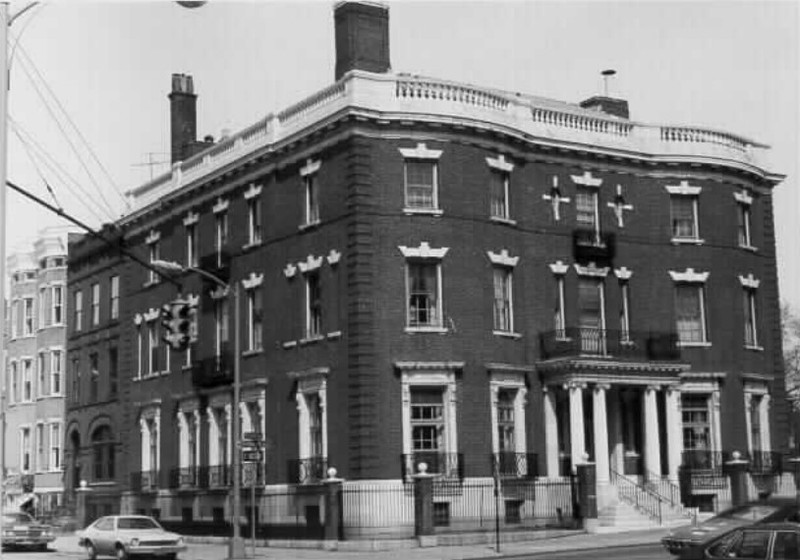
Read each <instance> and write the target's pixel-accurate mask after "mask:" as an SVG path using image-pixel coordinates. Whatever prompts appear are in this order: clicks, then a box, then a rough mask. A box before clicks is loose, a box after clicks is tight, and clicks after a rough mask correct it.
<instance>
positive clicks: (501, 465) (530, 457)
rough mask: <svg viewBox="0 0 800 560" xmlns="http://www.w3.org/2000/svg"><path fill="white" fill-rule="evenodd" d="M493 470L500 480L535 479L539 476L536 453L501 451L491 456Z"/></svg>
mask: <svg viewBox="0 0 800 560" xmlns="http://www.w3.org/2000/svg"><path fill="white" fill-rule="evenodd" d="M490 458H491V461H492V468H493V469H496V472H497V474H498V476H499V477H500V478H524V479H531V480H532V479H534V478H536V476H537V475H538V464H537V456H536V453H514V452H510V451H501V452H500V453H494V454H492V455H490Z"/></svg>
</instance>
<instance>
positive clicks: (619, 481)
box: [609, 469, 667, 525]
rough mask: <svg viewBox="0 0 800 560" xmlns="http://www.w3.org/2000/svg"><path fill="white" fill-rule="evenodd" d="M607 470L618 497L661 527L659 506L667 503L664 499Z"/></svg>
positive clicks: (612, 470)
mask: <svg viewBox="0 0 800 560" xmlns="http://www.w3.org/2000/svg"><path fill="white" fill-rule="evenodd" d="M609 470H610V471H611V483H612V484H614V485H615V486H616V487H617V491H618V493H619V497H620V498H622V499H623V500H624V501H626V502H628V503H629V504H631V505H632V506H633V507H635V508H636V509H637V510H639V511H642V512H644V513H645V514H647V516H648V517H650V518H651V519H655V520H656V521H658V524H659V525H661V519H662V513H661V504H662V503H663V502H666V501H667V500H666V498H664V497H662V496H661V495H659V494H658V493H657V492H654V491H652V490H650V489H648V488H646V487H644V486H642V485H641V484H639V483H638V482H636V481H634V480H632V479H630V478H628V477H626V476H623V475H621V474H619V473H618V472H616V471H615V470H614V469H609Z"/></svg>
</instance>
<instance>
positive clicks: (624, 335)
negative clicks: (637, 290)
mask: <svg viewBox="0 0 800 560" xmlns="http://www.w3.org/2000/svg"><path fill="white" fill-rule="evenodd" d="M619 291H620V296H621V298H622V305H621V306H620V309H619V329H620V333H619V339H620V342H630V341H631V316H630V300H629V297H630V294H629V287H628V281H627V280H620V282H619Z"/></svg>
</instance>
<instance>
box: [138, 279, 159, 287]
mask: <svg viewBox="0 0 800 560" xmlns="http://www.w3.org/2000/svg"><path fill="white" fill-rule="evenodd" d="M160 283H161V282H159V281H158V280H148V281H147V282H145V283H144V284H143V285H142V288H152V287H153V286H158V285H159V284H160Z"/></svg>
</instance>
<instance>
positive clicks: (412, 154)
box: [398, 142, 442, 159]
mask: <svg viewBox="0 0 800 560" xmlns="http://www.w3.org/2000/svg"><path fill="white" fill-rule="evenodd" d="M398 149H399V150H400V153H401V154H403V157H404V158H406V159H439V157H440V156H441V155H442V150H429V149H428V146H426V145H425V143H424V142H422V143H419V144H417V147H416V148H398Z"/></svg>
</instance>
